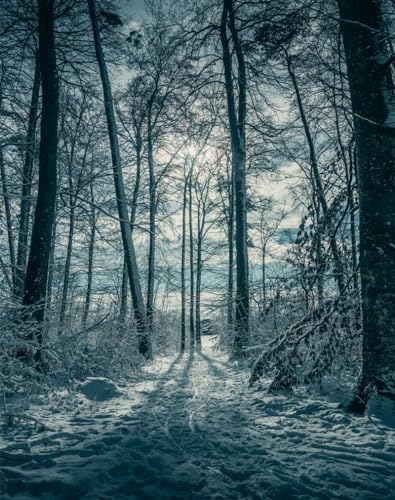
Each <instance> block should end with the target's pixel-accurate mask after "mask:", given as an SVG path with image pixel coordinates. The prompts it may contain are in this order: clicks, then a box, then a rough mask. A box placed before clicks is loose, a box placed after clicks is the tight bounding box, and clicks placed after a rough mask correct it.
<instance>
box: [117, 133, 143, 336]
mask: <svg viewBox="0 0 395 500" xmlns="http://www.w3.org/2000/svg"><path fill="white" fill-rule="evenodd" d="M141 151H142V140H141V130H140V129H139V130H138V131H137V138H136V180H135V183H134V189H133V195H132V209H131V213H130V230H131V232H132V234H133V226H134V224H135V222H136V214H137V201H138V198H139V192H140V183H141ZM127 310H128V268H127V265H126V260H125V259H124V261H123V270H122V286H121V306H120V308H119V323H120V326H121V327H123V326H124V323H125V319H126V314H127Z"/></svg>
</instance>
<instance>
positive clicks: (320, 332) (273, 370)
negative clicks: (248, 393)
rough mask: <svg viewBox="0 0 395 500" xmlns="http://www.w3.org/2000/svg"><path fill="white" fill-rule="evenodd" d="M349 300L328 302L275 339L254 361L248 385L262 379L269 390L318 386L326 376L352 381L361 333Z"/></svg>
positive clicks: (351, 301) (359, 348) (357, 364)
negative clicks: (264, 378)
mask: <svg viewBox="0 0 395 500" xmlns="http://www.w3.org/2000/svg"><path fill="white" fill-rule="evenodd" d="M355 323H356V322H355V302H354V301H353V300H352V299H351V298H347V299H345V298H343V297H341V298H337V299H334V300H328V301H326V302H325V303H324V304H322V305H321V307H319V308H317V309H313V310H312V311H311V312H309V313H308V314H306V315H305V316H304V317H303V318H302V319H300V320H298V321H296V322H295V323H294V324H292V325H291V326H290V327H289V328H287V329H286V330H285V331H284V332H283V333H281V334H280V335H278V336H276V337H275V338H274V339H273V340H272V341H270V342H269V343H268V344H267V345H266V346H265V347H263V350H262V352H261V354H260V355H259V356H258V358H257V359H256V361H255V363H254V366H253V370H252V374H251V379H250V384H251V385H252V384H253V383H255V382H256V381H257V380H259V379H260V378H261V377H263V376H264V375H267V376H268V377H270V379H271V383H270V389H272V390H278V389H290V388H292V387H294V386H297V385H301V384H311V383H320V382H321V381H322V379H323V377H324V376H326V375H328V374H332V375H337V376H340V374H341V375H342V376H343V377H344V376H345V375H346V376H347V378H350V377H351V378H354V379H355V378H356V376H357V373H356V371H355V370H356V368H355V367H357V366H360V363H359V361H358V358H359V357H360V351H361V332H360V330H359V329H358V328H356V327H355Z"/></svg>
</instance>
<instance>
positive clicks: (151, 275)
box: [147, 103, 156, 335]
mask: <svg viewBox="0 0 395 500" xmlns="http://www.w3.org/2000/svg"><path fill="white" fill-rule="evenodd" d="M148 106H149V108H148V115H147V154H148V171H149V250H148V280H147V281H148V286H147V325H148V329H149V331H150V334H151V335H152V329H153V319H154V287H155V243H156V220H155V219H156V193H155V191H156V186H155V171H154V167H155V166H154V153H153V138H152V132H153V130H152V117H151V103H149V105H148Z"/></svg>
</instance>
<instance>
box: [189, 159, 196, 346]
mask: <svg viewBox="0 0 395 500" xmlns="http://www.w3.org/2000/svg"><path fill="white" fill-rule="evenodd" d="M192 177H193V171H192V166H191V170H190V172H189V181H188V194H189V272H190V299H189V335H190V347H191V349H194V348H195V319H194V304H195V299H194V294H195V284H194V268H193V266H194V262H193V214H192Z"/></svg>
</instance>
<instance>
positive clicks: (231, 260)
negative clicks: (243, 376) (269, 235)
mask: <svg viewBox="0 0 395 500" xmlns="http://www.w3.org/2000/svg"><path fill="white" fill-rule="evenodd" d="M228 171H229V169H228ZM234 187H235V183H234V169H233V165H231V166H230V175H229V174H228V189H229V191H228V195H229V217H228V297H227V302H228V304H227V324H228V330H229V334H230V335H231V336H232V338H233V335H234V307H233V288H234V277H233V268H234V241H233V240H234V225H235V224H234V212H235V209H234V192H235V189H234Z"/></svg>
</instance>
